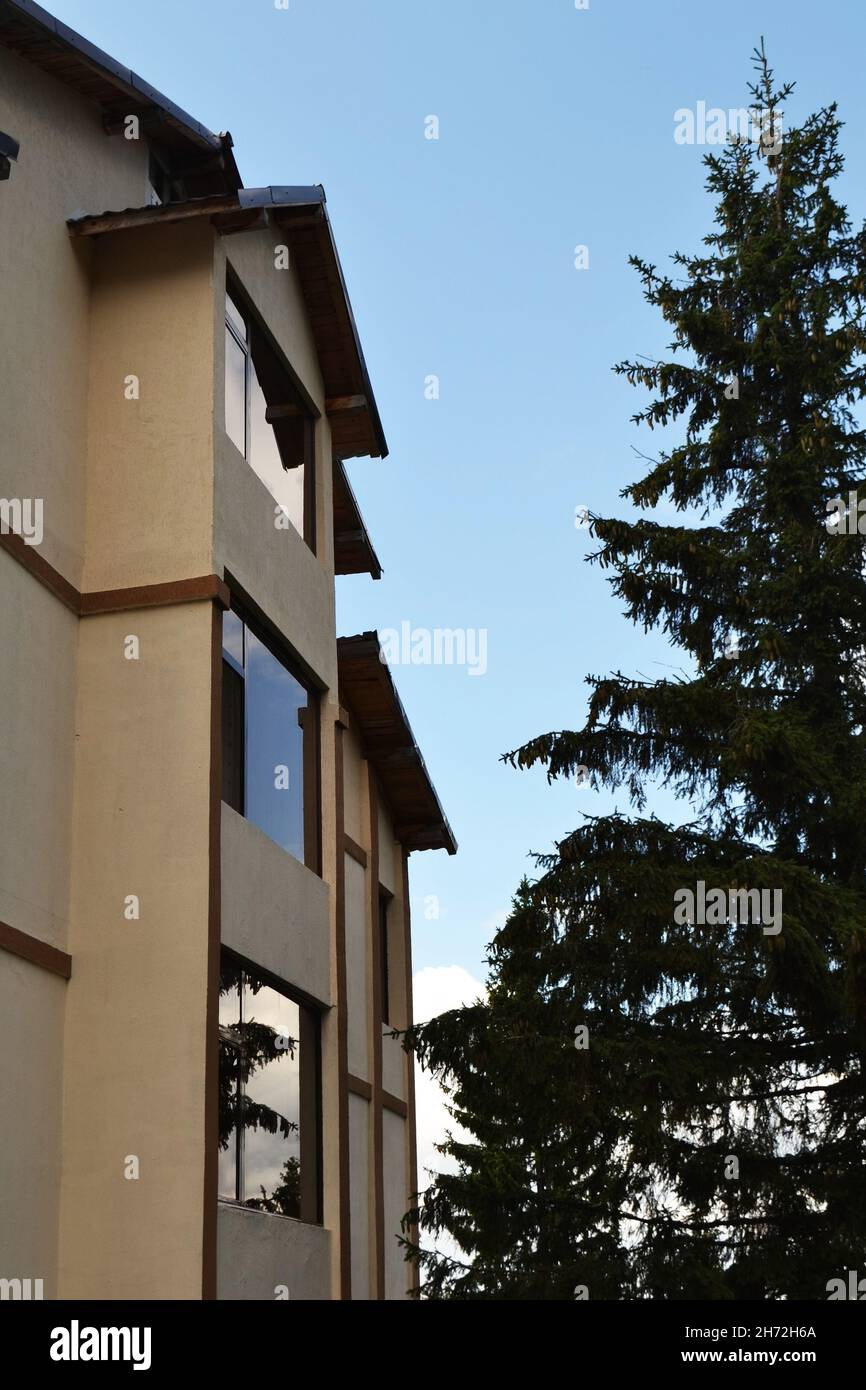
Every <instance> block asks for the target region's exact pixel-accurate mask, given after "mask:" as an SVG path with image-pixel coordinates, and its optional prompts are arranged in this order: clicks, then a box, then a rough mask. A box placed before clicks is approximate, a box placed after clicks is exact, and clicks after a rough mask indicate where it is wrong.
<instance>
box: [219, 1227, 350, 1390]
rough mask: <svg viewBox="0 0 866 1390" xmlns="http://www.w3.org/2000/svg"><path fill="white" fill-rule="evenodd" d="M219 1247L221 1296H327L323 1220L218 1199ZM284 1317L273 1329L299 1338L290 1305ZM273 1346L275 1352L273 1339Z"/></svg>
mask: <svg viewBox="0 0 866 1390" xmlns="http://www.w3.org/2000/svg"><path fill="white" fill-rule="evenodd" d="M218 1251H219V1253H218V1257H217V1297H218V1298H220V1299H237V1300H253V1299H256V1300H264V1301H266V1302H267V1301H271V1302H273V1301H275V1300H276V1301H278V1302H282V1301H285V1302H288V1303H289V1304H291V1303H293V1302H296V1301H305V1300H309V1299H329V1298H330V1297H331V1276H330V1265H331V1233H330V1231H327V1230H325V1229H324V1228H323V1227H322V1226H310V1225H306V1224H304V1223H303V1222H301V1221H293V1220H292V1219H291V1217H288V1216H272V1215H270V1214H269V1213H267V1212H258V1211H252V1210H250V1209H249V1208H247V1207H234V1206H230V1205H228V1204H227V1203H223V1202H221V1203H220V1206H219V1219H218ZM277 1291H279V1296H278V1293H277ZM285 1291H287V1292H288V1298H286V1292H285ZM286 1319H287V1320H286V1322H285V1323H282V1324H280V1325H279V1327H277V1326H275V1327H274V1329H273V1333H272V1335H273V1336H274V1337H280V1336H281V1335H282V1336H284V1337H286V1338H287V1339H294V1340H295V1342H296V1343H297V1333H298V1329H297V1326H296V1324H295V1322H294V1321H293V1320H292V1314H291V1310H289V1311H288V1312H287V1314H286ZM280 1328H282V1332H281V1331H280ZM244 1335H245V1333H244V1330H243V1328H239V1329H238V1336H240V1337H243V1336H244ZM271 1350H273V1351H274V1352H276V1346H275V1344H274V1345H273V1346H272V1348H271ZM291 1364H292V1359H291V1354H289V1365H290V1366H291Z"/></svg>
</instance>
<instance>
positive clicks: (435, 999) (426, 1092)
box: [412, 965, 487, 1190]
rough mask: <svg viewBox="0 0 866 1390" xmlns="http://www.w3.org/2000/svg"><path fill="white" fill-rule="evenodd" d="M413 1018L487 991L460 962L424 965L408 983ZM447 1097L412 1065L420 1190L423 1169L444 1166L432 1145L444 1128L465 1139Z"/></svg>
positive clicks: (423, 1020) (424, 1019) (469, 1000)
mask: <svg viewBox="0 0 866 1390" xmlns="http://www.w3.org/2000/svg"><path fill="white" fill-rule="evenodd" d="M412 989H413V997H414V1011H415V1021H416V1022H417V1023H426V1022H427V1021H428V1020H429V1019H431V1018H435V1017H436V1016H437V1015H438V1014H442V1013H446V1012H447V1011H448V1010H449V1009H458V1008H460V1006H461V1005H463V1004H472V1003H474V1002H475V1000H476V999H479V998H480V999H483V998H484V997H485V995H486V993H487V991H486V989H485V987H484V985H483V984H482V983H481V981H480V980H476V979H475V978H474V976H472V975H470V974H469V971H468V970H464V969H463V967H462V966H460V965H428V966H426V967H425V968H424V969H423V970H419V971H418V972H417V974H416V975H415V978H414V980H413V982H412ZM446 1103H447V1097H446V1095H445V1092H444V1091H443V1090H442V1087H441V1086H440V1085H439V1082H438V1081H437V1080H436V1079H435V1077H433V1076H431V1075H430V1073H429V1072H425V1071H422V1070H421V1067H420V1066H419V1065H418V1063H417V1062H416V1064H415V1109H416V1115H417V1126H418V1182H419V1184H420V1186H421V1188H422V1190H423V1188H425V1187H426V1186H427V1184H428V1181H429V1180H428V1178H427V1176H426V1169H428V1168H432V1169H434V1171H437V1172H441V1171H442V1170H443V1169H444V1168H445V1167H446V1166H448V1167H453V1164H446V1160H445V1159H444V1158H443V1156H442V1155H441V1154H439V1153H437V1152H436V1148H435V1145H436V1144H437V1143H441V1142H442V1141H443V1140H444V1139H445V1135H446V1131H447V1130H448V1129H450V1130H451V1131H452V1133H453V1134H454V1135H455V1136H457V1137H460V1138H464V1139H465V1138H468V1136H467V1135H466V1133H465V1131H463V1130H461V1129H460V1127H459V1126H458V1125H455V1124H454V1122H453V1120H452V1119H451V1117H450V1115H449V1114H448V1111H447V1110H446V1108H445V1107H446Z"/></svg>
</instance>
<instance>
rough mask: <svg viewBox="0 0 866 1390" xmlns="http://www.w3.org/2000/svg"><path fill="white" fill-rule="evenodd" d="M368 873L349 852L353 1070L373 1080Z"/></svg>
mask: <svg viewBox="0 0 866 1390" xmlns="http://www.w3.org/2000/svg"><path fill="white" fill-rule="evenodd" d="M367 900H368V894H367V874H366V871H365V870H364V869H363V868H362V866H361V865H360V864H359V863H358V862H357V861H356V860H354V859H352V858H350V856H349V855H348V854H347V855H346V1008H347V1014H348V1045H349V1071H350V1072H352V1074H353V1075H354V1076H360V1077H361V1079H362V1080H363V1081H370V1080H371V1076H370V1033H369V1012H370V990H369V979H368V972H369V962H368V954H369V952H368V949H367V948H368V921H369V912H368V907H367Z"/></svg>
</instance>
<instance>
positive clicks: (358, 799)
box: [343, 728, 367, 848]
mask: <svg viewBox="0 0 866 1390" xmlns="http://www.w3.org/2000/svg"><path fill="white" fill-rule="evenodd" d="M343 738H344V744H343V807H344V817H345V821H344V824H345V827H346V834H347V835H349V836H351V838H352V839H353V840H354V841H355V843H356V844H360V843H361V837H362V835H363V829H362V827H363V816H362V799H363V797H364V795H365V793H366V786H367V783H366V776H365V774H364V771H363V760H362V758H361V745H360V743H359V742H358V736H357V734H356V733H355V731H354V729H352V728H349V729H347V730H346V732H345V734H344V735H343ZM364 848H367V846H364Z"/></svg>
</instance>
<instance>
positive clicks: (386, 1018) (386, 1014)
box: [379, 888, 391, 1023]
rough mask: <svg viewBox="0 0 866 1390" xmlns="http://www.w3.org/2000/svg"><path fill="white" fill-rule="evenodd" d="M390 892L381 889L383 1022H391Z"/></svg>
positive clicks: (380, 925) (380, 930) (380, 944)
mask: <svg viewBox="0 0 866 1390" xmlns="http://www.w3.org/2000/svg"><path fill="white" fill-rule="evenodd" d="M389 897H390V894H389V893H387V892H386V891H385V889H384V888H380V889H379V989H380V993H381V996H382V1022H383V1023H390V1022H391V1001H390V980H389V967H390V962H389V955H388V899H389Z"/></svg>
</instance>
